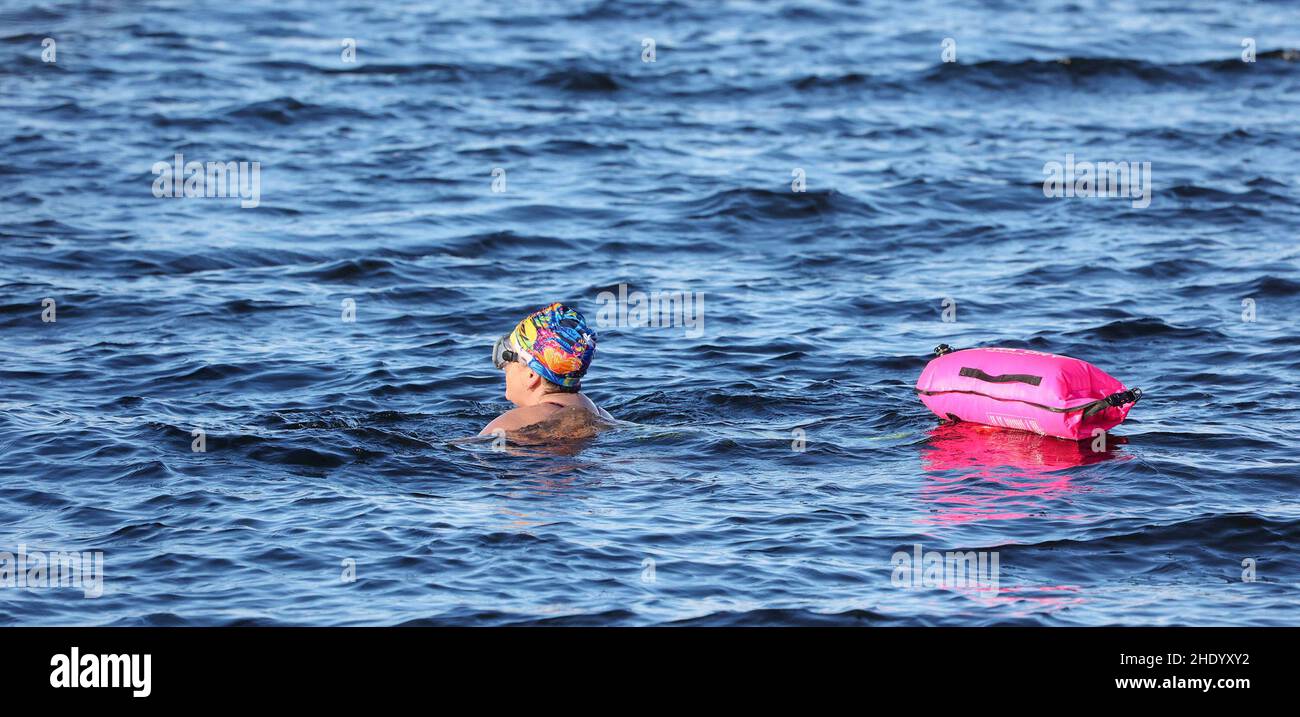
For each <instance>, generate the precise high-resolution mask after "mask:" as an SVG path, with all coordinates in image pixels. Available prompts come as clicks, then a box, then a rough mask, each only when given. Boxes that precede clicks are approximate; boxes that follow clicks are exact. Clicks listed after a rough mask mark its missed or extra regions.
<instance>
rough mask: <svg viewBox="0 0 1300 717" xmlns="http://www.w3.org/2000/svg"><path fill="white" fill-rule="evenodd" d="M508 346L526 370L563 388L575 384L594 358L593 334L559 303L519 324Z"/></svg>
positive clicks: (581, 318) (571, 311) (582, 322)
mask: <svg viewBox="0 0 1300 717" xmlns="http://www.w3.org/2000/svg"><path fill="white" fill-rule="evenodd" d="M510 343H511V344H512V345H513V346H514V347H515V349H516V350H517V351H518V352H519V354H520V356H521V357H522V358H523V359H524V363H526V364H527V365H528V368H531V369H532V370H534V371H536V372H537V373H538V374H540V375H541V376H542V377H543V378H545V379H546V380H547V381H550V382H551V383H553V384H556V385H558V386H564V387H566V388H567V387H572V386H576V385H578V381H581V380H582V377H583V375H584V374H586V373H587V368H588V367H589V366H591V359H592V357H593V356H595V355H596V332H595V331H592V330H591V329H589V328H587V320H586V319H584V318H583V317H582V314H580V313H578V312H577V310H576V309H571V308H569V307H567V306H565V305H564V304H561V303H559V302H556V303H554V304H551V305H550V306H547V307H546V308H543V309H538V310H537V311H535V312H533V313H532V314H530V315H529V316H528V317H527V318H525V319H524V320H523V321H520V322H519V325H518V326H516V327H515V330H514V331H512V332H510Z"/></svg>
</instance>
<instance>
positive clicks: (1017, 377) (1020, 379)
mask: <svg viewBox="0 0 1300 717" xmlns="http://www.w3.org/2000/svg"><path fill="white" fill-rule="evenodd" d="M957 373H958V375H961V376H965V377H966V378H977V379H979V380H981V381H988V382H989V383H1027V384H1029V385H1030V386H1037V385H1038V384H1040V383H1042V382H1043V377H1042V376H1033V375H1030V374H1027V373H1004V374H999V375H997V376H991V375H989V374H987V373H984V372H983V371H981V370H980V369H977V368H971V367H969V366H963V367H962V369H961V370H960V371H958V372H957Z"/></svg>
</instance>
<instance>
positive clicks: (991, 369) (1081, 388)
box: [916, 344, 1142, 441]
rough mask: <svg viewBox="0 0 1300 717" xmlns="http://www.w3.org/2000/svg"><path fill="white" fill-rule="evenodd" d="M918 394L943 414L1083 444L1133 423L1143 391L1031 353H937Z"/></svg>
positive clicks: (1092, 369)
mask: <svg viewBox="0 0 1300 717" xmlns="http://www.w3.org/2000/svg"><path fill="white" fill-rule="evenodd" d="M934 354H935V358H934V360H933V361H931V362H930V363H928V364H926V367H925V370H924V371H922V372H921V378H919V379H917V381H916V391H917V393H918V394H920V396H921V402H922V403H924V404H925V405H926V407H927V408H929V409H930V410H931V411H934V412H935V415H937V416H939V417H940V418H947V419H950V420H954V421H970V422H971V423H982V424H984V425H986V426H998V427H1001V428H1015V429H1019V430H1022V431H1033V432H1034V433H1038V434H1041V435H1046V436H1056V437H1057V438H1069V439H1072V440H1076V441H1081V440H1086V439H1090V438H1092V437H1093V431H1094V430H1096V429H1098V428H1100V429H1102V430H1110V429H1111V428H1114V427H1115V426H1118V425H1119V424H1120V422H1121V421H1123V420H1124V418H1125V417H1126V416H1128V412H1129V409H1131V408H1132V407H1133V404H1134V403H1136V402H1137V400H1138V399H1139V398H1142V389H1140V388H1131V389H1125V388H1124V384H1122V383H1120V382H1119V381H1117V380H1115V379H1114V378H1111V377H1110V376H1109V375H1107V374H1106V372H1105V371H1102V370H1101V369H1099V368H1097V367H1096V366H1093V365H1092V364H1090V363H1088V362H1087V361H1080V360H1079V359H1076V358H1070V357H1069V356H1056V355H1055V354H1045V353H1042V352H1039V351H1028V350H1026V349H997V348H990V349H965V350H962V351H954V350H952V349H951V348H949V347H948V345H947V344H940V345H939V347H938V348H936V349H935V350H934Z"/></svg>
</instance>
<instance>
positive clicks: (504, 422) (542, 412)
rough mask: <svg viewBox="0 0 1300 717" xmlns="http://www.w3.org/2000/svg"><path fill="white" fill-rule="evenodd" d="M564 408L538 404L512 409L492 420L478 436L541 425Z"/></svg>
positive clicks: (551, 404)
mask: <svg viewBox="0 0 1300 717" xmlns="http://www.w3.org/2000/svg"><path fill="white" fill-rule="evenodd" d="M564 408H565V407H564V406H560V405H557V404H554V403H539V404H537V405H535V406H520V407H519V408H512V409H510V410H509V411H506V412H505V413H503V414H501V415H500V416H497V417H496V418H494V419H492V422H491V423H489V424H487V425H486V426H484V427H483V430H481V431H479V435H484V434H487V433H493V432H495V431H517V430H519V429H520V428H524V427H525V426H531V425H533V424H534V423H541V422H542V421H545V420H546V419H548V418H551V417H552V416H554V415H555V414H556V413H558V412H560V411H562V410H564Z"/></svg>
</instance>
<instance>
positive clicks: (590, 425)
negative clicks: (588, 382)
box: [479, 363, 614, 437]
mask: <svg viewBox="0 0 1300 717" xmlns="http://www.w3.org/2000/svg"><path fill="white" fill-rule="evenodd" d="M505 372H506V398H507V399H508V400H509V401H510V402H511V403H513V404H515V408H512V409H510V410H509V411H506V412H505V413H503V414H501V415H500V416H497V417H496V418H495V419H493V420H492V422H491V423H489V424H487V425H486V426H484V427H483V430H482V431H479V435H484V434H491V433H495V432H496V431H498V430H501V431H506V432H508V433H509V432H515V431H520V430H521V429H525V428H527V429H529V431H528V432H529V433H530V434H531V433H545V434H553V435H556V436H557V437H579V436H582V435H586V434H591V435H594V434H595V431H596V429H598V428H599V427H600V426H601V425H602V424H605V423H614V417H613V416H611V415H609V413H607V412H606V411H605V410H604V409H602V408H601V407H599V406H597V405H596V404H595V403H592V401H591V399H590V398H587V397H586V396H584V395H582V394H581V393H557V392H551V393H547V386H546V382H545V381H544V380H543V379H542V377H541V376H539V375H538V374H536V373H534V372H533V371H532V369H530V368H528V367H527V366H525V365H524V364H521V363H511V364H507V365H506V368H505Z"/></svg>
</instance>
